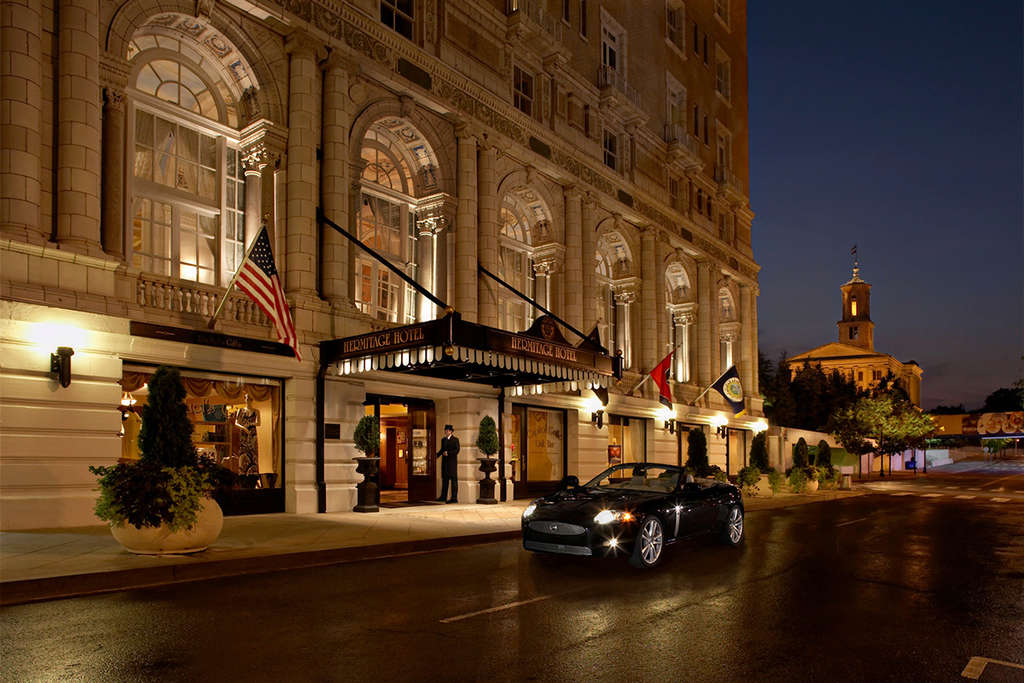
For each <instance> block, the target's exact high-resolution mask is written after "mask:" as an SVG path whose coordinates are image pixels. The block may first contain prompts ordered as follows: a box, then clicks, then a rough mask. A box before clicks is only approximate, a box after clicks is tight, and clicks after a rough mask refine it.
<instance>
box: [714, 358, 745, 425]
mask: <svg viewBox="0 0 1024 683" xmlns="http://www.w3.org/2000/svg"><path fill="white" fill-rule="evenodd" d="M711 388H712V389H714V390H715V391H717V392H718V393H720V394H721V395H722V398H724V399H725V401H726V403H728V404H729V405H730V406H732V414H733V415H742V414H743V411H745V410H746V409H747V407H746V405H744V403H743V384H741V383H740V373H738V372H736V366H735V365H734V366H732V367H731V368H729V369H728V370H726V371H725V372H724V373H723V374H722V376H721V377H719V378H718V379H716V380H715V383H714V384H712V385H711Z"/></svg>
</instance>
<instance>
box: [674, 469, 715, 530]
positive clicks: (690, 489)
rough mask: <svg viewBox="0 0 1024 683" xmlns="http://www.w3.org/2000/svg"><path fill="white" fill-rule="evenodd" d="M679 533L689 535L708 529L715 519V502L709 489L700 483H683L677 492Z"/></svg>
mask: <svg viewBox="0 0 1024 683" xmlns="http://www.w3.org/2000/svg"><path fill="white" fill-rule="evenodd" d="M678 500H679V504H678V505H677V506H676V507H677V508H678V510H679V513H678V514H679V522H678V528H679V533H678V534H676V535H677V536H690V535H692V534H699V533H703V532H706V531H708V530H709V529H710V528H711V526H712V525H713V524H714V521H715V503H714V497H713V496H712V495H711V490H710V489H709V488H705V487H703V486H701V485H700V484H697V483H694V482H690V483H688V484H683V488H682V489H681V490H680V492H679V494H678Z"/></svg>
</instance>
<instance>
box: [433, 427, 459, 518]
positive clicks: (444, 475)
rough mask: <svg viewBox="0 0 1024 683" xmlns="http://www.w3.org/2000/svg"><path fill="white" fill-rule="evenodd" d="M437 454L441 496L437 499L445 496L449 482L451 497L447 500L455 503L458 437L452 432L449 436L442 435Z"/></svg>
mask: <svg viewBox="0 0 1024 683" xmlns="http://www.w3.org/2000/svg"><path fill="white" fill-rule="evenodd" d="M437 455H438V457H440V458H441V497H440V498H438V500H444V499H445V498H447V496H448V483H449V482H451V485H452V497H451V498H449V499H448V502H449V503H456V502H458V499H459V484H458V465H459V460H458V455H459V437H457V436H455V435H454V434H453V435H452V436H450V437H447V436H446V437H443V438H442V439H441V450H439V451H438V452H437Z"/></svg>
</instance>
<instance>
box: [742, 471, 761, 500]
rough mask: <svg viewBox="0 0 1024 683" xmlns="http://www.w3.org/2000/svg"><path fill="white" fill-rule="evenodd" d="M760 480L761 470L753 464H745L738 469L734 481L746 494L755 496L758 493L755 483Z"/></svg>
mask: <svg viewBox="0 0 1024 683" xmlns="http://www.w3.org/2000/svg"><path fill="white" fill-rule="evenodd" d="M759 481H761V470H759V469H757V468H756V467H754V466H753V465H747V466H746V467H743V468H741V469H740V471H739V473H738V474H737V475H736V483H738V484H739V485H740V488H741V489H742V490H743V493H745V494H746V495H748V496H756V495H757V493H758V489H757V484H758V482H759Z"/></svg>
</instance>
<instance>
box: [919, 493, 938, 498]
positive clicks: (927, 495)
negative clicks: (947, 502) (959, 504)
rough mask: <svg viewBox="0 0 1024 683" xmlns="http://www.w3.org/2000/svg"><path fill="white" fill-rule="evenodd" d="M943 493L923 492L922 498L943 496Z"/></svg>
mask: <svg viewBox="0 0 1024 683" xmlns="http://www.w3.org/2000/svg"><path fill="white" fill-rule="evenodd" d="M942 495H943V494H941V493H922V494H921V497H922V498H942Z"/></svg>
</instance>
